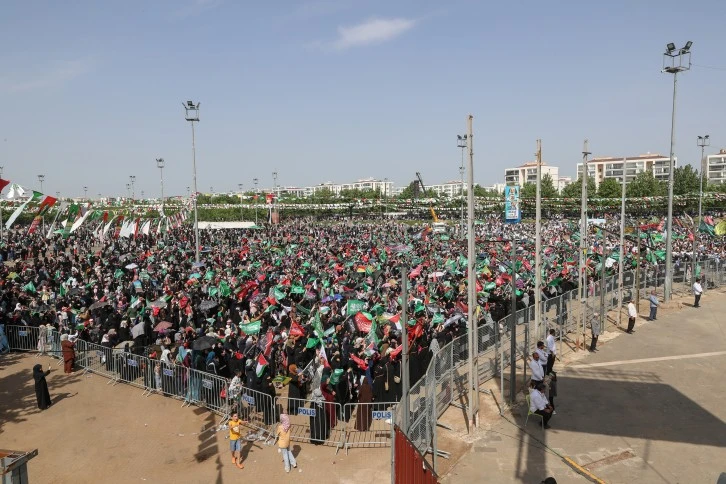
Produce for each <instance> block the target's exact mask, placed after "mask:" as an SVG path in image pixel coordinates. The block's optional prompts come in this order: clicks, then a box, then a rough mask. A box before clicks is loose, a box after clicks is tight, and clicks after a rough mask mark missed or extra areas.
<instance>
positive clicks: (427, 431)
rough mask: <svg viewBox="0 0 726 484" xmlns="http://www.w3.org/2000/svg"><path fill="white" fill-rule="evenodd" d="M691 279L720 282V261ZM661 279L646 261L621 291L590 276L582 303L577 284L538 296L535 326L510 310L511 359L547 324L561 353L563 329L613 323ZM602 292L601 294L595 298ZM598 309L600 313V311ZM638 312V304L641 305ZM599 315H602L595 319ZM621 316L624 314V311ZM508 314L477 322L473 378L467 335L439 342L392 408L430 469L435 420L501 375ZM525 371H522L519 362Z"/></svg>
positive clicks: (676, 284) (681, 289) (684, 284)
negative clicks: (403, 399) (404, 400)
mask: <svg viewBox="0 0 726 484" xmlns="http://www.w3.org/2000/svg"><path fill="white" fill-rule="evenodd" d="M691 270H692V269H691V265H690V263H681V264H674V266H673V284H672V292H673V294H675V295H687V294H690V293H691V292H692V284H693V281H694V280H695V279H694V277H692V274H691ZM696 278H698V279H703V280H704V281H705V283H704V284H703V288H704V290H708V289H711V288H715V287H719V286H724V285H726V263H722V262H721V261H719V260H714V259H709V260H701V261H698V262H697V264H696ZM664 284H665V266H664V265H649V266H645V267H642V268H641V269H640V272H639V273H637V274H636V271H635V270H633V271H624V272H623V278H622V296H621V294H620V287H621V285H620V275H618V274H616V275H614V276H609V277H606V278H605V279H604V280H603V281H602V283H601V281H600V280H598V279H595V280H594V281H593V282H592V283H590V284H588V286H587V287H586V288H585V290H586V291H587V304H585V303H584V302H582V299H581V295H580V293H579V289H574V290H572V291H568V292H565V293H562V294H556V295H555V294H553V297H549V298H544V299H543V300H542V302H541V304H542V317H541V321H542V322H541V324H540V325H539V327H536V325H535V308H534V306H532V305H530V306H529V307H526V308H524V309H520V310H518V311H517V312H516V321H517V326H516V332H517V338H516V339H517V345H516V351H517V358H521V357H522V356H523V355H526V354H529V353H531V352H532V351H534V348H535V347H536V343H537V341H538V340H544V339H545V336H546V335H547V334H548V332H549V330H550V329H554V330H555V336H556V339H557V340H558V342H559V343H558V344H559V348H558V351H559V352H560V353H561V351H562V345H563V342H564V341H566V340H568V339H569V336H568V335H569V334H571V333H575V334H581V333H583V332H584V331H592V330H593V325H595V326H598V327H597V328H594V329H596V331H598V332H602V331H603V330H604V329H605V328H604V327H599V326H603V325H607V324H608V323H610V324H612V323H615V324H618V318H617V317H616V318H615V319H614V320H612V321H610V320H608V313H609V312H611V311H613V310H618V309H621V307H620V306H619V305H620V303H621V297H622V305H623V306H625V305H626V304H627V303H628V302H629V301H630V299H631V298H633V299H636V295H639V296H640V298H641V299H644V298H647V297H648V295H649V294H650V292H651V290H656V294H657V295H659V296H660V297H661V298H662V296H663V286H664ZM601 295H602V297H601ZM585 310H586V311H587V314H586V318H585V328H583V327H582V324H583V322H582V316H583V311H585ZM601 310H602V313H601ZM641 313H642V309H641ZM601 314H602V315H603V316H604V318H605V320H604V321H602V323H601V321H600V317H601ZM624 318H625V320H626V321H627V316H626V315H625V316H624ZM510 334H511V316H506V317H505V318H503V319H502V320H500V321H499V322H495V321H493V320H492V319H491V317H490V316H489V315H488V314H486V313H485V314H484V315H483V317H482V318H481V320H480V321H479V324H478V328H477V333H476V347H477V358H476V364H475V368H476V369H477V371H476V381H474V382H472V381H471V380H470V378H469V364H468V363H469V361H468V344H469V342H468V336H467V335H463V336H460V337H458V338H456V339H454V340H453V341H452V342H450V343H448V344H446V345H445V346H443V347H441V348H440V349H439V350H438V352H437V353H436V354H434V355H432V358H431V361H430V363H429V366H428V369H427V371H426V373H425V374H424V375H423V376H422V378H421V379H420V380H419V381H418V382H416V383H415V384H413V385H412V386H411V389H410V392H409V408H407V409H406V408H404V407H403V406H402V405H399V407H398V409H397V412H396V424H397V425H399V426H400V425H402V422H403V418H402V417H403V416H402V412H404V411H408V412H409V414H408V422H409V428H408V429H403V428H402V430H403V431H404V433H405V434H406V436H407V437H408V438H409V439H410V442H411V443H412V445H413V446H414V447H415V448H416V450H417V451H418V452H420V453H421V454H422V455H426V454H427V453H431V455H432V456H433V468H434V469H435V468H436V455H437V449H436V438H435V434H436V422H437V419H438V418H439V417H440V416H441V415H442V414H443V413H444V412H445V411H446V409H447V408H448V407H449V406H450V405H453V406H457V407H460V408H466V407H467V406H468V405H469V402H468V389H469V385H474V387H475V388H478V387H479V385H481V384H482V383H484V382H486V381H488V380H489V379H491V378H494V377H495V376H497V375H499V376H503V375H504V370H505V369H507V368H508V367H509V366H510V364H511V360H512V358H511V354H510V352H511V339H510ZM524 368H525V372H526V371H527V367H526V365H524Z"/></svg>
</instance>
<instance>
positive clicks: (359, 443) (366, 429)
mask: <svg viewBox="0 0 726 484" xmlns="http://www.w3.org/2000/svg"><path fill="white" fill-rule="evenodd" d="M397 406H398V404H397V403H396V402H375V403H346V404H345V405H344V406H343V416H344V420H345V419H346V418H347V424H346V426H345V442H344V444H343V447H344V448H345V452H346V454H347V453H348V449H350V448H351V447H390V446H391V430H392V429H393V416H394V414H395V413H396V407H397Z"/></svg>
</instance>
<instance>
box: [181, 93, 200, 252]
mask: <svg viewBox="0 0 726 484" xmlns="http://www.w3.org/2000/svg"><path fill="white" fill-rule="evenodd" d="M182 104H183V103H182ZM199 104H200V103H197V104H194V103H193V102H192V101H187V103H186V104H183V106H184V111H185V115H184V119H186V120H187V121H189V122H190V123H191V124H192V170H193V184H194V201H193V203H194V261H195V262H199V214H198V213H197V148H196V144H195V140H194V122H195V121H196V122H197V123H198V122H199Z"/></svg>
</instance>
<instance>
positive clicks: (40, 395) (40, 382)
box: [33, 365, 51, 410]
mask: <svg viewBox="0 0 726 484" xmlns="http://www.w3.org/2000/svg"><path fill="white" fill-rule="evenodd" d="M48 374H50V370H48V371H45V372H44V371H43V367H42V366H40V365H35V366H34V367H33V379H35V398H37V399H38V408H39V409H41V410H45V409H46V408H48V407H50V405H51V401H50V393H49V392H48V383H47V382H46V381H45V377H46V375H48Z"/></svg>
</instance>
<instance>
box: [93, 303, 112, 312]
mask: <svg viewBox="0 0 726 484" xmlns="http://www.w3.org/2000/svg"><path fill="white" fill-rule="evenodd" d="M110 305H111V303H110V302H108V301H96V302H95V303H93V304H91V307H89V308H88V309H90V310H91V311H93V310H95V309H98V308H103V307H106V306H110Z"/></svg>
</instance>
